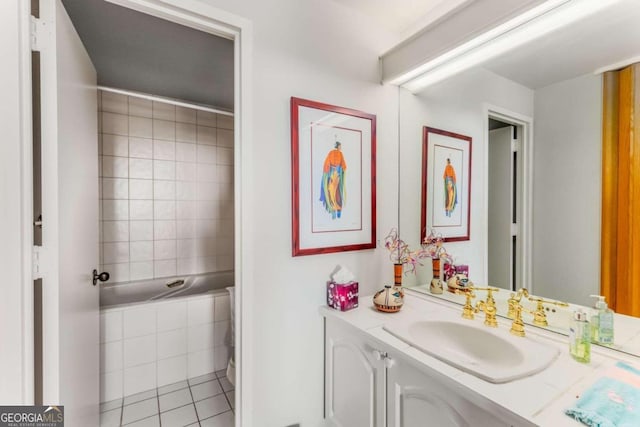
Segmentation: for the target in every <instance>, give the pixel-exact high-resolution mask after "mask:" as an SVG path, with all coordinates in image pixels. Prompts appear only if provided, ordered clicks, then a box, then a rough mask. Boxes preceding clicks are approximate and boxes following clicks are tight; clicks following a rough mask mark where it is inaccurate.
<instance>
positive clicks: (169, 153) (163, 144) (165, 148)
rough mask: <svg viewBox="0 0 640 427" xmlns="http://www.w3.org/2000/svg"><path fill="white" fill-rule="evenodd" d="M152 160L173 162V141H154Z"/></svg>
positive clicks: (174, 153) (174, 146) (174, 144)
mask: <svg viewBox="0 0 640 427" xmlns="http://www.w3.org/2000/svg"><path fill="white" fill-rule="evenodd" d="M153 158H154V159H158V160H175V159H176V143H175V142H173V141H166V140H161V139H154V140H153Z"/></svg>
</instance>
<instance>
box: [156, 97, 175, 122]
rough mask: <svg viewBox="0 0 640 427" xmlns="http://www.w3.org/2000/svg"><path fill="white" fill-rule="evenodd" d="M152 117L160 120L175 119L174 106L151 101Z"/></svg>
mask: <svg viewBox="0 0 640 427" xmlns="http://www.w3.org/2000/svg"><path fill="white" fill-rule="evenodd" d="M153 118H154V119H160V120H170V121H175V120H176V106H175V105H173V104H167V103H166V102H156V101H153Z"/></svg>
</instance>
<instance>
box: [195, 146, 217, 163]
mask: <svg viewBox="0 0 640 427" xmlns="http://www.w3.org/2000/svg"><path fill="white" fill-rule="evenodd" d="M196 147H197V159H198V163H208V164H215V163H216V148H217V147H216V146H213V145H197V146H196Z"/></svg>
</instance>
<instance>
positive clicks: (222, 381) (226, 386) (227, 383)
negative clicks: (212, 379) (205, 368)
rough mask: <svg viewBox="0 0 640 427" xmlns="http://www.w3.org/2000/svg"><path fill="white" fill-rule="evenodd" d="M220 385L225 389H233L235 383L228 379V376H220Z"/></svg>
mask: <svg viewBox="0 0 640 427" xmlns="http://www.w3.org/2000/svg"><path fill="white" fill-rule="evenodd" d="M220 385H221V386H222V389H223V390H224V391H231V390H233V389H234V387H233V384H231V382H230V381H229V380H228V379H227V377H226V376H225V377H222V378H220Z"/></svg>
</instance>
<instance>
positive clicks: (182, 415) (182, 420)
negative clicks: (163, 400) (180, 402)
mask: <svg viewBox="0 0 640 427" xmlns="http://www.w3.org/2000/svg"><path fill="white" fill-rule="evenodd" d="M160 419H161V421H162V425H163V427H164V426H169V427H182V426H186V425H189V424H191V423H193V422H196V421H198V417H197V416H196V411H195V408H194V407H193V404H191V405H186V406H181V407H180V408H177V409H174V410H172V411H169V412H163V413H162V414H160Z"/></svg>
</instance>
